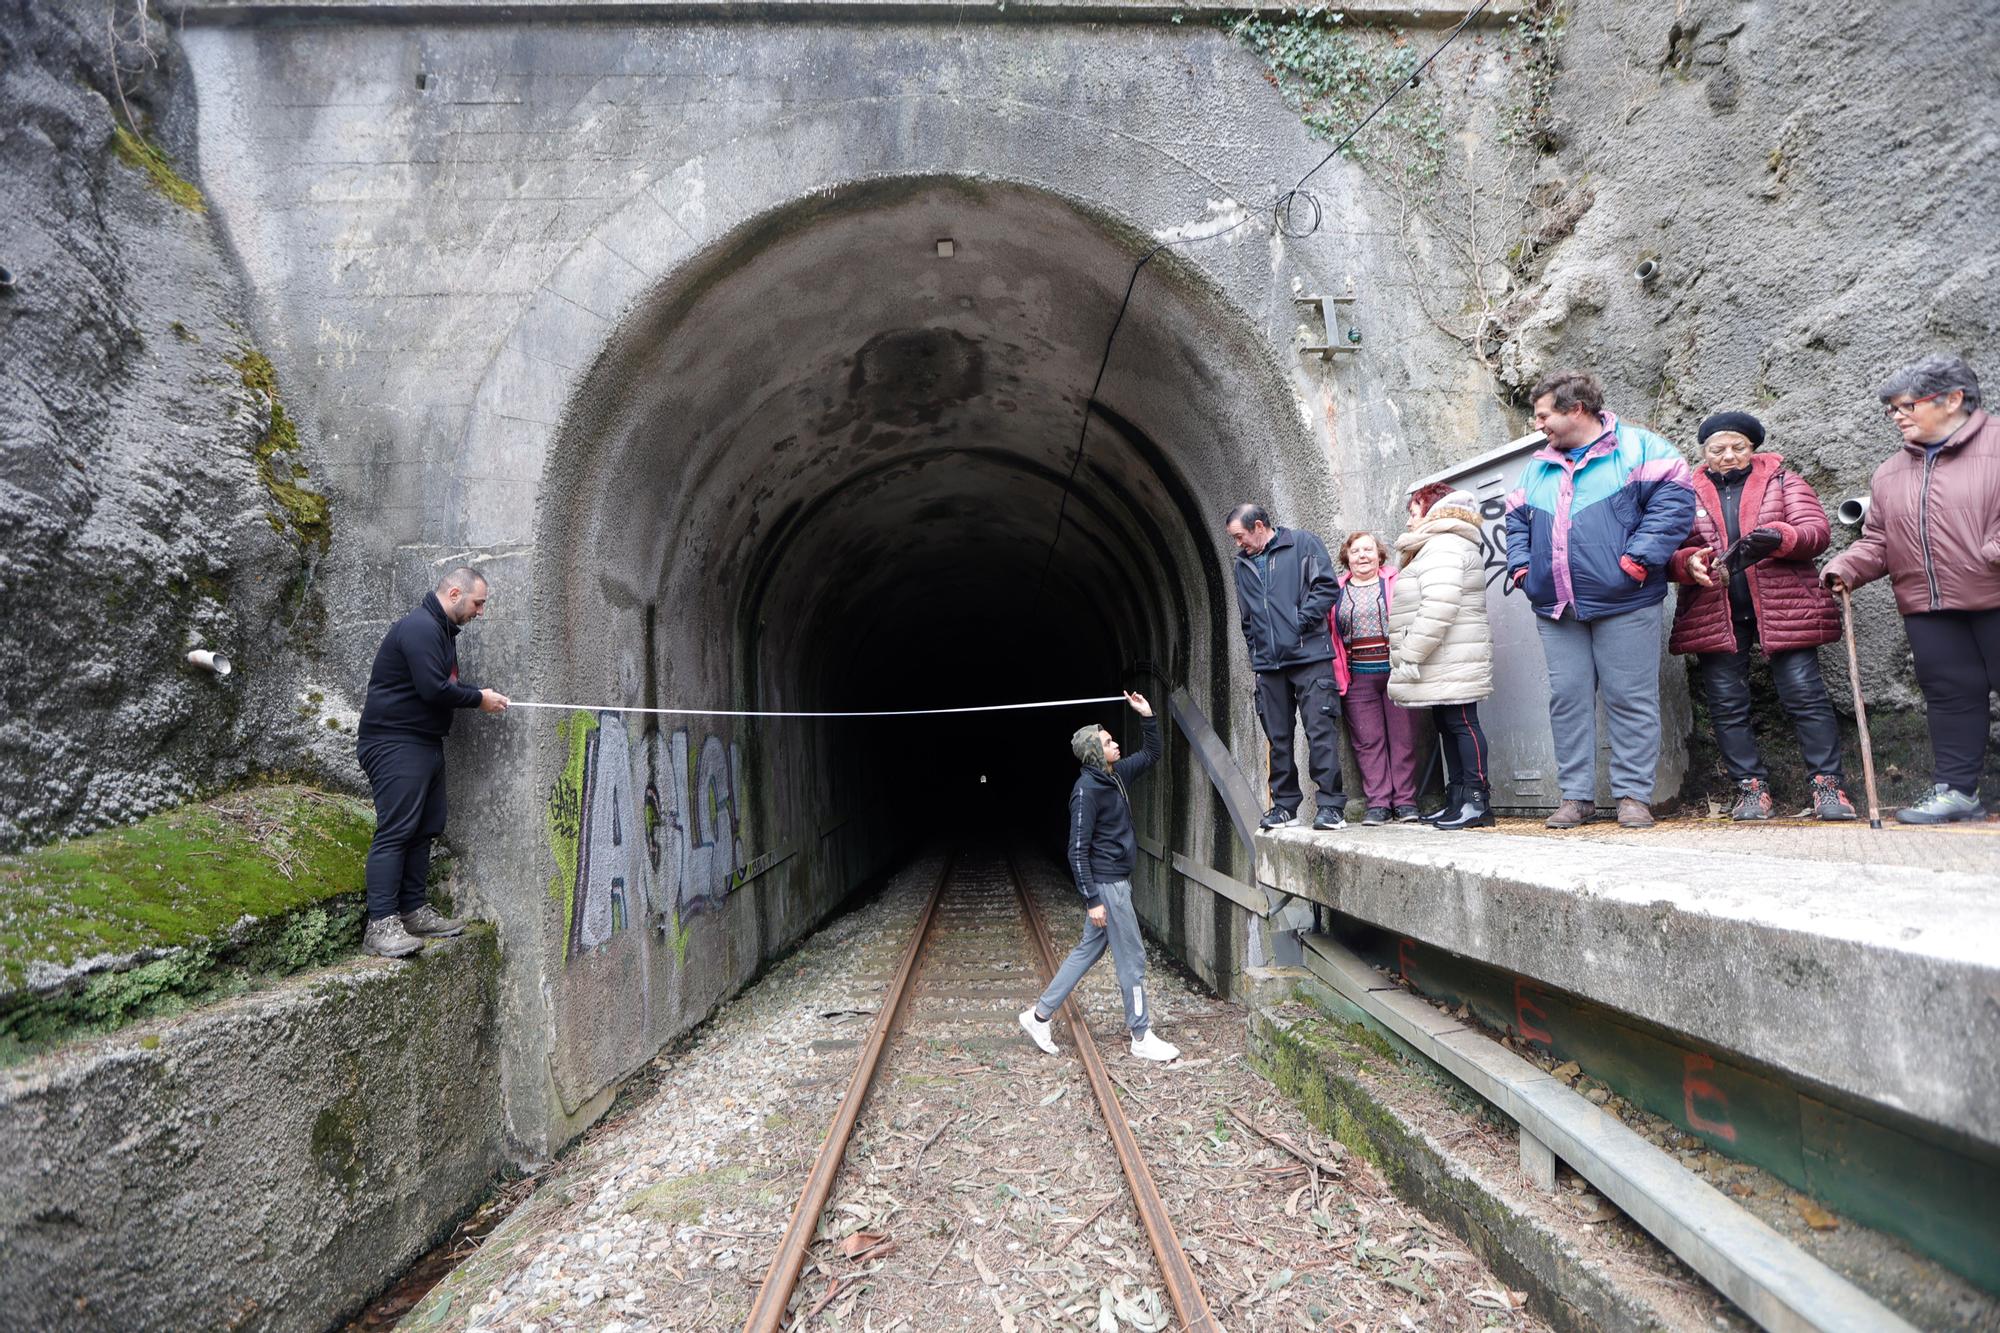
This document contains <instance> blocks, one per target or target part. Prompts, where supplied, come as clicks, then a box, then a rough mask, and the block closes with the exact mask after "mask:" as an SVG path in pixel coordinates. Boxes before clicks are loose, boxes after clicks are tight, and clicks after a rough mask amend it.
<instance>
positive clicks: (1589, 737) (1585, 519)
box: [1507, 371, 1694, 828]
mask: <svg viewBox="0 0 2000 1333" xmlns="http://www.w3.org/2000/svg"><path fill="white" fill-rule="evenodd" d="M1531 401H1532V402H1533V405H1534V412H1535V426H1536V428H1537V429H1539V430H1540V431H1541V432H1542V433H1543V434H1545V435H1547V436H1548V441H1549V442H1548V445H1547V446H1546V447H1545V448H1543V449H1542V450H1541V452H1539V453H1537V454H1536V455H1535V456H1534V457H1533V458H1532V459H1530V460H1529V462H1528V466H1527V469H1526V470H1525V471H1524V472H1523V473H1522V474H1521V485H1520V488H1519V489H1518V490H1516V491H1515V492H1514V493H1513V494H1511V495H1509V496H1508V497H1507V571H1508V574H1507V577H1508V578H1509V579H1510V580H1511V581H1512V582H1514V583H1516V584H1523V585H1524V586H1523V588H1522V590H1523V591H1524V592H1526V593H1527V595H1528V600H1529V602H1530V603H1531V604H1532V605H1533V606H1534V609H1535V615H1536V617H1537V619H1536V621H1535V628H1536V629H1537V630H1538V631H1539V632H1540V634H1541V639H1542V654H1543V656H1544V657H1545V658H1546V659H1547V660H1548V665H1549V722H1550V725H1551V727H1552V729H1553V730H1554V732H1555V743H1556V773H1557V778H1558V780H1559V781H1560V783H1561V786H1562V797H1563V799H1562V804H1561V805H1560V806H1558V807H1557V809H1556V812H1555V814H1553V815H1551V816H1550V817H1549V821H1548V824H1549V827H1550V828H1575V827H1576V826H1577V825H1579V824H1582V823H1584V822H1586V821H1588V820H1589V819H1591V818H1592V817H1594V816H1595V815H1596V813H1597V804H1596V798H1597V701H1598V694H1599V687H1600V686H1602V694H1603V702H1604V718H1605V723H1606V725H1607V729H1608V730H1609V731H1610V733H1611V791H1612V794H1613V795H1614V796H1616V797H1617V798H1618V822H1619V823H1620V824H1622V825H1624V826H1625V827H1627V828H1644V827H1646V826H1648V825H1650V824H1651V823H1652V822H1653V815H1652V811H1651V809H1650V808H1649V805H1650V802H1651V801H1652V799H1653V778H1654V772H1655V770H1656V769H1657V768H1658V766H1659V759H1660V630H1661V625H1662V618H1663V616H1664V611H1663V607H1664V605H1665V602H1666V596H1667V589H1668V588H1669V587H1670V586H1671V582H1670V580H1669V578H1668V566H1669V565H1670V563H1671V562H1672V560H1673V556H1674V552H1675V551H1676V550H1677V549H1678V548H1679V547H1680V544H1681V541H1682V539H1683V538H1685V537H1686V536H1687V535H1688V532H1689V530H1690V529H1691V528H1692V527H1693V526H1694V477H1693V473H1692V472H1690V471H1689V469H1688V465H1687V460H1686V459H1684V458H1682V457H1681V454H1680V451H1679V450H1678V449H1676V448H1674V446H1673V445H1672V444H1671V443H1670V442H1668V441H1667V440H1665V439H1663V438H1661V437H1660V436H1658V435H1655V434H1654V433H1653V432H1651V431H1649V430H1643V429H1641V428H1639V427H1637V426H1632V425H1628V424H1627V423H1625V422H1623V421H1620V420H1619V419H1618V418H1617V417H1616V416H1614V415H1612V414H1611V413H1609V412H1606V411H1605V410H1604V390H1603V388H1602V386H1600V385H1599V384H1598V382H1597V379H1596V377H1595V376H1593V375H1589V374H1586V373H1584V372H1581V371H1558V372H1557V373H1555V374H1552V375H1550V376H1548V377H1547V378H1545V379H1543V380H1542V382H1541V383H1539V384H1537V385H1536V386H1535V388H1534V392H1533V394H1532V395H1531Z"/></svg>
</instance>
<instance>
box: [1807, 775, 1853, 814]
mask: <svg viewBox="0 0 2000 1333" xmlns="http://www.w3.org/2000/svg"><path fill="white" fill-rule="evenodd" d="M1812 800H1813V818H1815V819H1825V820H1836V819H1852V818H1854V802H1852V801H1850V800H1848V799H1847V793H1846V792H1844V791H1842V790H1841V789H1840V779H1839V778H1837V777H1835V776H1834V775H1833V774H1831V773H1816V774H1814V775H1813V780H1812Z"/></svg>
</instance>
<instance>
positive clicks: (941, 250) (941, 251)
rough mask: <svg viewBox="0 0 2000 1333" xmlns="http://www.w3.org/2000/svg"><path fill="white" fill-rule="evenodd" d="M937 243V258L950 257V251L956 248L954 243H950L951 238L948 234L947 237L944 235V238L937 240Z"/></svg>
mask: <svg viewBox="0 0 2000 1333" xmlns="http://www.w3.org/2000/svg"><path fill="white" fill-rule="evenodd" d="M937 245H938V258H939V259H950V258H951V252H952V251H953V250H955V249H957V247H956V246H955V245H953V244H952V240H951V238H950V237H949V236H947V237H944V238H943V239H942V240H940V241H939V242H938V243H937Z"/></svg>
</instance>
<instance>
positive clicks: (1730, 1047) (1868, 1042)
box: [1257, 820, 2000, 1157]
mask: <svg viewBox="0 0 2000 1333" xmlns="http://www.w3.org/2000/svg"><path fill="white" fill-rule="evenodd" d="M1257 852H1258V856H1257V861H1258V875H1259V878H1260V879H1262V880H1264V881H1265V882H1266V883H1269V884H1272V885H1275V886H1277V887H1278V888H1280V889H1283V890H1284V891H1285V892H1288V893H1292V894H1296V895H1299V896H1301V897H1305V898H1308V899H1310V900H1312V901H1314V902H1317V903H1321V904H1324V905H1326V906H1328V907H1331V908H1333V909H1335V910H1337V911H1339V912H1343V913H1346V914H1348V915H1351V916H1353V917H1356V918H1359V919H1360V920H1362V921H1365V922H1369V923H1371V924H1374V925H1376V926H1380V927H1382V928H1383V929H1385V930H1388V931H1391V932H1394V933H1396V934H1398V935H1400V936H1404V937H1407V938H1409V939H1412V940H1415V941H1418V942H1420V943H1423V944H1429V945H1433V946H1436V947H1437V948H1440V949H1444V950H1448V951H1450V952H1451V953H1454V954H1457V955H1461V956H1463V957H1467V958H1471V959H1473V960H1476V961H1478V962H1482V963H1486V964H1490V965H1492V966H1494V967H1498V968H1502V969H1505V970H1506V971H1509V972H1513V973H1517V974H1520V975H1522V976H1525V977H1528V978H1531V979H1533V980H1535V981H1539V982H1541V983H1544V984H1546V985H1548V986H1552V987H1558V988H1561V989H1563V990H1566V991H1569V992H1571V993H1573V994H1575V995H1578V996H1581V997H1583V998H1585V999H1587V1000H1590V1001H1594V1002H1595V1003H1597V1004H1601V1005H1603V1006H1605V1007H1607V1008H1609V1009H1613V1010H1616V1011H1619V1012H1621V1013H1624V1014H1629V1015H1632V1016H1634V1017H1636V1018H1639V1019H1642V1020H1644V1021H1646V1022H1649V1023H1652V1024H1656V1025H1658V1026H1660V1027H1661V1028H1664V1029H1666V1030H1668V1031H1669V1032H1671V1033H1675V1034H1681V1035H1684V1036H1686V1037H1688V1038H1691V1039H1693V1040H1694V1041H1696V1042H1698V1043H1701V1044H1703V1045H1706V1046H1709V1047H1713V1048H1716V1049H1718V1050H1720V1051H1724V1052H1730V1053H1734V1054H1736V1055H1738V1056H1741V1057H1743V1058H1744V1059H1746V1060H1748V1061H1751V1062H1754V1063H1755V1064H1758V1065H1762V1066H1764V1067H1766V1068H1769V1069H1771V1070H1773V1071H1776V1072H1778V1073H1780V1074H1783V1075H1785V1076H1787V1077H1788V1078H1792V1079H1796V1080H1800V1081H1802V1082H1803V1083H1805V1084H1806V1085H1807V1086H1816V1087H1818V1088H1820V1089H1824V1090H1827V1091H1829V1092H1830V1093H1832V1094H1835V1095H1837V1096H1839V1097H1841V1098H1843V1099H1845V1100H1848V1101H1851V1102H1859V1103H1863V1104H1866V1105H1870V1106H1877V1107H1882V1108H1886V1109H1887V1110H1888V1111H1889V1112H1891V1113H1896V1114H1901V1115H1904V1116H1908V1117H1913V1118H1915V1119H1916V1120H1919V1121H1921V1122H1923V1123H1924V1124H1926V1125H1929V1126H1934V1127H1940V1128H1942V1129H1944V1130H1945V1131H1948V1132H1949V1133H1950V1134H1952V1135H1960V1136H1964V1137H1965V1138H1966V1139H1967V1140H1969V1141H1970V1142H1969V1143H1968V1144H1967V1146H1968V1148H1969V1149H1971V1150H1973V1151H1975V1152H1976V1153H1977V1154H1978V1155H1981V1156H1986V1157H1991V1156H1992V1149H1993V1148H1994V1147H1995V1145H2000V1061H1996V1060H1995V1059H1994V1057H1993V1052H1994V1051H1995V1050H2000V825H1996V824H1994V823H1991V822H1988V823H1985V824H1980V825H1972V826H1957V827H1953V828H1946V829H1909V828H1900V827H1899V828H1895V829H1884V830H1882V831H1879V832H1878V831H1874V830H1870V829H1869V828H1868V827H1867V826H1866V825H1865V824H1862V825H1859V826H1858V827H1854V826H1850V827H1845V828H1826V827H1823V826H1819V825H1814V824H1810V823H1790V822H1787V823H1780V824H1776V825H1770V826H1764V827H1760V828H1748V827H1744V826H1736V825H1730V824H1727V823H1726V822H1717V821H1710V820H1679V821H1665V822H1663V823H1662V824H1660V825H1659V826H1658V827H1656V828H1654V829H1651V830H1646V831H1644V832H1627V831H1624V830H1620V829H1618V828H1617V827H1616V826H1615V825H1610V824H1605V825H1598V826H1592V827H1588V828H1586V829H1583V830H1578V831H1575V832H1571V833H1568V834H1553V833H1550V832H1548V831H1547V830H1544V829H1543V828H1542V827H1541V826H1540V824H1539V823H1536V822H1529V821H1506V822H1505V823H1504V824H1503V826H1502V827H1501V828H1498V829H1494V830H1478V831H1473V832H1467V833H1439V832H1436V831H1434V830H1431V829H1428V828H1424V827H1420V826H1409V825H1401V826H1389V827H1384V828H1373V829H1362V828H1358V827H1357V828H1350V829H1347V830H1344V831H1342V832H1340V833H1332V834H1315V833H1311V832H1307V831H1305V830H1299V829H1287V830H1282V831H1279V832H1277V833H1273V834H1260V835H1258V838H1257Z"/></svg>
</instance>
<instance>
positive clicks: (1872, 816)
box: [1840, 585, 1882, 829]
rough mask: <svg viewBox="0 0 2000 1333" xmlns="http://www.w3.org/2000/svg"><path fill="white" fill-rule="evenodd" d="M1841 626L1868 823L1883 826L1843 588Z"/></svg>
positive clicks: (1848, 598) (1850, 607)
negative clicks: (1859, 736)
mask: <svg viewBox="0 0 2000 1333" xmlns="http://www.w3.org/2000/svg"><path fill="white" fill-rule="evenodd" d="M1840 627H1841V628H1842V629H1844V630H1846V631H1847V683H1848V684H1849V685H1852V686H1853V687H1854V724H1855V726H1856V727H1858V728H1860V731H1861V780H1862V781H1863V782H1866V783H1867V784H1868V827H1869V828H1874V829H1878V828H1881V827H1882V807H1881V805H1880V804H1879V803H1878V802H1877V801H1876V799H1875V747H1874V746H1873V745H1871V744H1869V741H1868V705H1867V704H1865V703H1863V702H1862V701H1861V657H1860V655H1859V654H1858V653H1856V652H1855V651H1854V599H1853V598H1852V597H1851V596H1849V594H1848V591H1847V588H1846V586H1845V585H1842V587H1841V589H1840Z"/></svg>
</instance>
